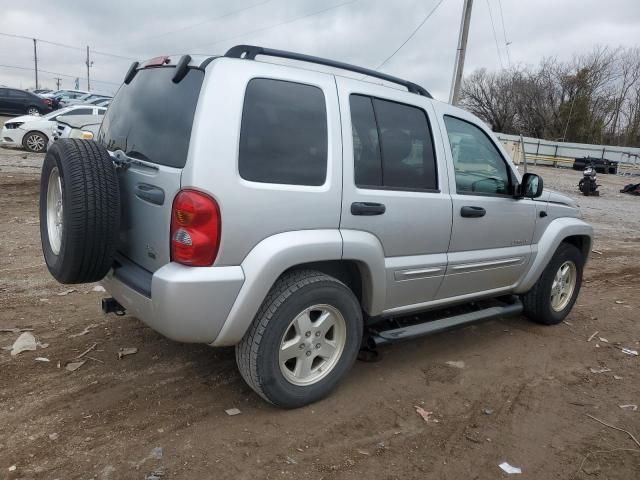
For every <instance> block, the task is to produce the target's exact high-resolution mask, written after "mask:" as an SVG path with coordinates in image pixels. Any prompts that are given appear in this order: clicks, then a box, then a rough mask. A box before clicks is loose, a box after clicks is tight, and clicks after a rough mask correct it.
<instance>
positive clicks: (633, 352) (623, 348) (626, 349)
mask: <svg viewBox="0 0 640 480" xmlns="http://www.w3.org/2000/svg"><path fill="white" fill-rule="evenodd" d="M620 350H621V351H622V353H626V354H627V355H633V356H634V357H637V356H638V351H637V350H631V349H630V348H626V347H622V348H620Z"/></svg>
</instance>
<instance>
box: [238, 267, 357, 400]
mask: <svg viewBox="0 0 640 480" xmlns="http://www.w3.org/2000/svg"><path fill="white" fill-rule="evenodd" d="M330 325H331V326H330ZM361 341H362V310H361V308H360V304H359V302H358V299H357V298H356V297H355V295H354V294H353V292H352V291H351V290H350V289H349V288H348V287H347V286H346V285H345V284H343V283H342V282H340V281H339V280H337V279H335V278H333V277H330V276H328V275H325V274H323V273H321V272H317V271H313V270H299V271H294V272H290V273H287V274H285V275H283V276H282V277H281V278H280V279H279V280H278V281H277V282H276V283H275V285H274V286H273V287H272V288H271V291H270V292H269V294H268V295H267V298H266V299H265V300H264V302H263V304H262V306H261V307H260V310H259V311H258V313H257V314H256V317H255V319H254V320H253V323H252V325H251V327H250V328H249V330H248V331H247V333H246V334H245V336H244V338H243V339H242V341H241V342H240V343H239V344H238V345H237V346H236V361H237V364H238V368H239V370H240V373H241V374H242V377H243V378H244V380H245V381H246V382H247V384H248V385H249V386H250V387H251V388H252V389H253V390H255V392H256V393H258V395H260V396H261V397H262V398H264V399H265V400H267V401H268V402H270V403H273V404H274V405H277V406H279V407H283V408H297V407H302V406H304V405H308V404H310V403H313V402H316V401H318V400H320V399H321V398H323V397H325V396H326V395H328V394H329V393H330V392H331V391H332V390H333V389H334V388H335V387H336V385H337V384H338V382H340V380H342V378H344V376H345V375H346V374H347V372H348V371H349V369H350V368H351V366H352V365H353V362H354V361H355V359H356V357H357V355H358V350H359V349H360V344H361ZM298 362H300V363H299V364H298Z"/></svg>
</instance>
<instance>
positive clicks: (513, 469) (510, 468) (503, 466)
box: [498, 462, 522, 473]
mask: <svg viewBox="0 0 640 480" xmlns="http://www.w3.org/2000/svg"><path fill="white" fill-rule="evenodd" d="M498 466H499V467H500V468H501V469H502V470H504V471H505V472H507V473H522V469H521V468H518V467H514V466H513V465H509V464H508V463H507V462H502V463H501V464H500V465H498Z"/></svg>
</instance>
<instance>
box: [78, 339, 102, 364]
mask: <svg viewBox="0 0 640 480" xmlns="http://www.w3.org/2000/svg"><path fill="white" fill-rule="evenodd" d="M97 346H98V344H97V343H94V344H93V345H91V346H90V347H89V348H87V349H86V350H85V351H84V352H82V353H81V354H80V355H78V356H77V357H76V358H75V360H78V359H80V358H82V357H84V356H85V355H86V354H87V353H89V352H90V351H91V350H93V349H94V348H96V347H97Z"/></svg>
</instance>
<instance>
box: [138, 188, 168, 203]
mask: <svg viewBox="0 0 640 480" xmlns="http://www.w3.org/2000/svg"><path fill="white" fill-rule="evenodd" d="M134 190H135V194H136V197H138V198H139V199H141V200H145V201H147V202H149V203H153V204H155V205H162V204H164V190H162V189H161V188H160V187H156V186H155V185H149V184H148V183H138V184H137V185H136V186H135V189H134Z"/></svg>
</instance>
